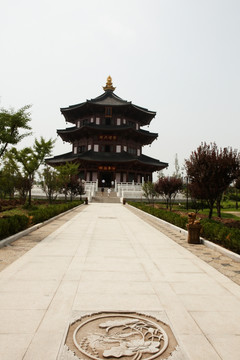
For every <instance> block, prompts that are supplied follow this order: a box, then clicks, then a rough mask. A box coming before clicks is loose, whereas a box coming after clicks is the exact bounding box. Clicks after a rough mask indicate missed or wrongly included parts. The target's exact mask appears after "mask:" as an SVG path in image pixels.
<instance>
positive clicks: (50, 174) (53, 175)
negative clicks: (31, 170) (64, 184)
mask: <svg viewBox="0 0 240 360" xmlns="http://www.w3.org/2000/svg"><path fill="white" fill-rule="evenodd" d="M40 175H41V177H42V180H41V181H40V186H41V188H42V190H43V191H44V192H45V194H46V196H47V197H48V200H49V202H50V203H52V201H53V200H54V199H56V197H57V195H58V193H59V192H60V191H61V181H60V178H59V172H58V171H57V170H56V169H53V168H50V167H49V166H46V167H45V168H44V169H43V172H42V174H40Z"/></svg>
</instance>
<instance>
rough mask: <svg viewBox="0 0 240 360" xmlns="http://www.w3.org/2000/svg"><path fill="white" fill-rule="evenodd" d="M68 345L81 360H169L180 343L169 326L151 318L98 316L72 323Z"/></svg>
mask: <svg viewBox="0 0 240 360" xmlns="http://www.w3.org/2000/svg"><path fill="white" fill-rule="evenodd" d="M169 343H170V348H169ZM66 345H67V346H68V348H69V349H70V350H71V351H73V352H74V354H75V355H76V356H77V357H78V358H79V359H85V360H107V359H112V360H116V359H118V358H121V359H126V360H152V359H156V358H158V359H161V358H162V356H161V355H162V354H164V359H166V357H165V356H166V355H167V353H169V354H170V353H171V351H172V350H174V348H175V347H176V345H177V343H176V340H175V338H174V336H173V334H172V331H171V329H170V328H169V326H168V325H166V324H164V323H163V322H161V321H160V320H157V319H155V318H153V317H151V316H147V315H142V314H137V313H98V314H92V315H89V316H84V317H82V318H81V319H78V320H77V321H75V322H74V323H73V324H71V325H70V327H69V331H68V335H67V339H66ZM166 351H167V353H166Z"/></svg>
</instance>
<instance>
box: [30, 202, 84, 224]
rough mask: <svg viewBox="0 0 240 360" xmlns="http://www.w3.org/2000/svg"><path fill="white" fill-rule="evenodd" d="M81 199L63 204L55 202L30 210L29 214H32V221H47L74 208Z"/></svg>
mask: <svg viewBox="0 0 240 360" xmlns="http://www.w3.org/2000/svg"><path fill="white" fill-rule="evenodd" d="M79 204H80V202H79V201H72V202H68V203H63V204H54V205H48V206H45V207H43V208H39V209H36V210H33V211H30V212H29V216H32V223H33V224H38V223H40V222H43V221H46V220H48V219H50V218H52V217H53V216H56V215H58V214H61V213H63V212H65V211H67V210H69V209H72V208H74V207H75V206H77V205H79Z"/></svg>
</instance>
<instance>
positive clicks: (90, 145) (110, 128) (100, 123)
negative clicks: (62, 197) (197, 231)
mask: <svg viewBox="0 0 240 360" xmlns="http://www.w3.org/2000/svg"><path fill="white" fill-rule="evenodd" d="M103 89H104V93H103V94H102V95H100V96H98V97H96V98H95V99H91V100H87V101H85V102H83V103H80V104H76V105H71V106H69V107H67V108H61V113H62V114H63V116H64V117H65V119H66V121H67V122H68V123H72V124H73V126H72V127H69V128H66V129H64V130H57V133H58V135H59V136H61V138H62V140H63V141H67V142H69V143H71V144H72V151H71V152H69V153H66V154H62V155H59V156H55V157H53V158H51V159H47V161H46V162H47V163H48V164H49V165H52V166H57V165H60V164H64V163H66V162H69V161H70V162H78V163H79V177H80V178H82V179H84V180H86V181H96V180H97V179H98V181H99V184H101V185H103V184H104V185H105V186H110V185H111V183H113V182H114V181H115V180H116V181H117V182H132V181H134V182H142V181H143V180H144V181H152V173H153V172H154V171H157V170H162V169H164V168H166V167H167V166H168V164H167V163H165V162H160V161H159V160H156V159H153V158H151V157H149V156H146V155H143V153H142V147H143V146H144V145H149V144H151V143H152V142H153V141H154V140H155V139H156V138H157V137H158V134H157V133H152V132H149V131H146V130H143V129H142V128H141V127H142V126H145V125H149V124H150V122H151V120H152V119H153V118H154V117H155V115H156V112H154V111H149V110H147V109H144V108H142V107H140V106H137V105H134V104H132V103H131V102H130V101H126V100H123V99H121V98H120V97H119V96H117V95H116V94H115V93H114V90H115V88H114V87H113V85H112V79H111V77H110V76H109V77H108V79H107V83H106V86H105V87H103Z"/></svg>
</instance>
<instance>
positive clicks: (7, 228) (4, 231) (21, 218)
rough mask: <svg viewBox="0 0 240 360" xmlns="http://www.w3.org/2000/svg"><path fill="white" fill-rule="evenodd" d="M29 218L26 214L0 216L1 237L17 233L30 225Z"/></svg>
mask: <svg viewBox="0 0 240 360" xmlns="http://www.w3.org/2000/svg"><path fill="white" fill-rule="evenodd" d="M28 224H29V218H28V217H27V216H25V215H14V216H9V217H7V216H6V217H3V218H0V239H1V240H2V239H4V238H6V237H8V236H11V235H13V234H16V233H17V232H19V231H22V230H24V229H26V228H27V227H28Z"/></svg>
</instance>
